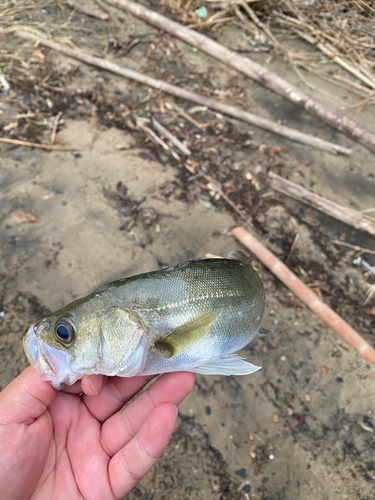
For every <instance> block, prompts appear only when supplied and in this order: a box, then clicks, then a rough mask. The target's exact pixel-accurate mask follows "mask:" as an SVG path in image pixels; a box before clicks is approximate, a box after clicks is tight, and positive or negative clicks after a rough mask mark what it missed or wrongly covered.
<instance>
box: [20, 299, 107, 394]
mask: <svg viewBox="0 0 375 500" xmlns="http://www.w3.org/2000/svg"><path fill="white" fill-rule="evenodd" d="M93 302H95V304H94V303H93ZM100 309H103V306H102V303H101V301H100V300H95V298H94V300H93V299H91V300H85V299H78V300H77V301H75V302H72V303H71V304H69V305H68V306H66V307H64V308H62V309H59V310H58V311H56V312H55V313H52V314H49V315H48V316H46V317H45V318H43V319H41V320H40V321H38V322H37V323H35V324H33V325H30V326H29V327H28V328H27V329H26V331H25V334H24V337H23V348H24V351H25V354H26V356H27V358H28V360H29V362H30V363H31V365H32V366H33V367H34V369H35V370H36V371H37V372H38V373H39V375H40V376H41V377H42V379H43V380H47V381H50V382H51V383H52V385H53V386H54V387H55V388H57V389H60V388H62V387H63V386H64V385H66V384H67V385H72V384H74V382H76V381H77V380H78V379H80V378H82V376H83V375H84V374H85V373H87V372H88V370H90V368H92V367H93V366H95V364H96V363H97V358H98V344H100V325H99V321H98V315H97V311H98V310H99V311H100ZM93 311H95V313H93Z"/></svg>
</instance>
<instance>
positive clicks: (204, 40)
mask: <svg viewBox="0 0 375 500" xmlns="http://www.w3.org/2000/svg"><path fill="white" fill-rule="evenodd" d="M105 1H106V3H108V4H110V5H114V6H116V7H119V8H120V9H123V10H126V11H128V12H130V13H132V14H133V15H134V16H136V17H138V18H140V19H143V20H144V21H146V22H148V23H150V24H153V25H154V26H156V27H158V28H160V29H162V30H164V31H167V32H168V33H170V34H171V35H173V36H176V37H177V38H180V40H183V41H184V42H186V43H188V44H190V45H193V46H194V47H198V48H199V49H200V50H202V51H203V52H206V53H207V54H210V55H211V56H212V57H215V58H216V59H219V60H220V61H221V62H223V63H224V64H226V65H227V66H230V67H232V68H234V69H236V70H237V71H239V72H240V73H243V74H244V75H246V76H248V77H249V78H251V79H252V80H255V81H256V82H258V83H260V84H262V85H264V86H265V87H267V88H269V89H270V90H273V91H274V92H276V93H277V94H280V95H282V96H283V97H285V98H286V99H288V100H289V101H291V102H292V103H293V104H295V105H297V106H299V107H300V108H303V109H304V110H305V111H308V112H309V113H311V114H313V115H316V116H318V117H319V118H321V119H322V120H324V121H325V122H326V123H328V124H330V125H331V126H332V127H334V128H337V129H338V130H340V132H343V133H344V134H346V135H347V136H348V137H350V138H351V139H354V140H355V141H357V142H360V143H361V144H363V145H364V146H366V147H367V148H368V149H370V150H371V151H373V152H375V134H374V133H373V132H371V131H370V130H367V129H365V128H364V127H361V126H360V125H359V124H358V123H357V122H355V121H354V120H351V119H349V118H347V117H345V116H343V115H341V114H340V113H339V112H338V111H336V110H335V109H333V108H330V107H329V106H326V105H324V104H323V103H321V102H319V101H317V100H316V99H313V98H312V97H310V96H309V95H308V94H306V93H305V92H302V91H301V90H300V89H299V88H298V87H296V86H295V85H292V84H291V83H289V82H287V81H286V80H284V79H283V78H281V77H280V76H279V75H277V74H276V73H273V72H272V71H269V70H268V69H266V68H265V67H263V66H262V65H260V64H258V63H256V62H255V61H252V60H251V59H249V58H247V57H243V56H241V55H240V54H237V53H236V52H233V51H231V50H229V49H227V48H226V47H224V46H223V45H221V44H220V43H217V42H215V41H214V40H211V38H208V37H207V36H205V35H202V34H201V33H197V32H196V31H193V30H191V29H189V28H186V27H184V26H182V25H181V24H179V23H176V22H175V21H172V20H171V19H168V18H167V17H165V16H162V15H161V14H158V13H157V12H154V11H152V10H150V9H147V8H146V7H144V6H143V5H140V4H138V3H135V2H132V1H131V0H105Z"/></svg>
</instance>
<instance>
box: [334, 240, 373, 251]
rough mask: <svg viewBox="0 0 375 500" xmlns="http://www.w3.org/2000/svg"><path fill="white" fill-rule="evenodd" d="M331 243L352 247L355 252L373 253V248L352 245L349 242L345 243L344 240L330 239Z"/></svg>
mask: <svg viewBox="0 0 375 500" xmlns="http://www.w3.org/2000/svg"><path fill="white" fill-rule="evenodd" d="M332 243H333V244H334V245H340V246H343V247H347V248H352V249H353V250H355V251H356V252H360V253H361V254H362V253H369V254H371V255H375V250H369V249H368V248H363V247H360V246H358V245H352V244H351V243H346V241H340V240H332Z"/></svg>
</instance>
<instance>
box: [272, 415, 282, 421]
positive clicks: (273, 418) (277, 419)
mask: <svg viewBox="0 0 375 500" xmlns="http://www.w3.org/2000/svg"><path fill="white" fill-rule="evenodd" d="M272 420H273V421H274V422H278V421H279V420H280V417H279V415H278V414H277V413H274V414H273V415H272Z"/></svg>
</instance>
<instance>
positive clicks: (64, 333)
mask: <svg viewBox="0 0 375 500" xmlns="http://www.w3.org/2000/svg"><path fill="white" fill-rule="evenodd" d="M55 334H56V337H57V338H58V339H59V340H60V341H61V342H63V343H64V344H70V343H71V342H72V341H73V340H74V336H75V331H74V326H73V324H72V323H71V321H70V320H69V319H67V318H60V319H59V320H58V321H57V322H56V324H55Z"/></svg>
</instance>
